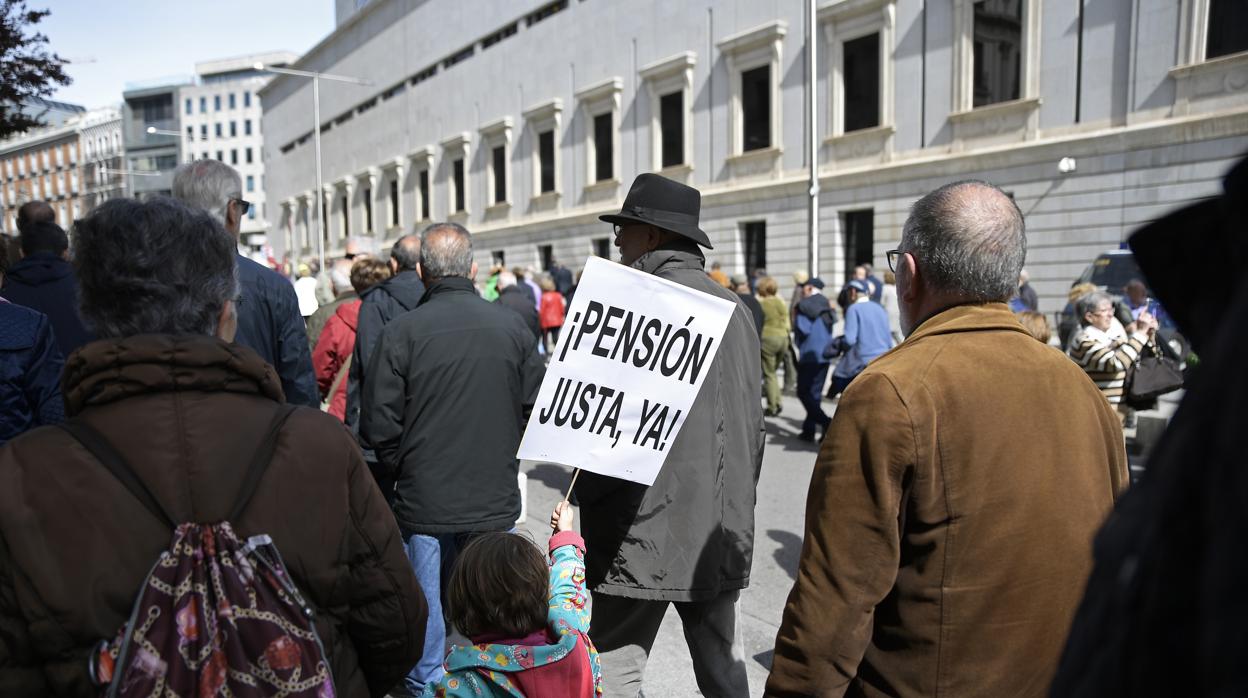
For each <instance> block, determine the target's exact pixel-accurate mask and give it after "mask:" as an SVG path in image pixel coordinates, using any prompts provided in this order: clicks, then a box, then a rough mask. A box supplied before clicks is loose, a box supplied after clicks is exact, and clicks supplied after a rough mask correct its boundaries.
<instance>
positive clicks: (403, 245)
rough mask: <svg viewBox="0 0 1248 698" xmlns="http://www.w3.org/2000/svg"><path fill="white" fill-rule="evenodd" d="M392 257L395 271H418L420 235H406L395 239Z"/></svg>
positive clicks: (391, 251) (391, 250) (391, 249)
mask: <svg viewBox="0 0 1248 698" xmlns="http://www.w3.org/2000/svg"><path fill="white" fill-rule="evenodd" d="M390 259H391V260H392V261H393V262H394V273H396V274H397V273H399V272H401V271H416V269H417V268H418V267H419V266H420V236H419V235H404V236H403V237H401V238H399V239H398V240H395V241H394V246H393V247H391V248H390Z"/></svg>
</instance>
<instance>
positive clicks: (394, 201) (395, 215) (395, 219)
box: [390, 179, 399, 227]
mask: <svg viewBox="0 0 1248 698" xmlns="http://www.w3.org/2000/svg"><path fill="white" fill-rule="evenodd" d="M398 224H399V180H397V179H392V180H390V225H391V227H394V226H397V225H398Z"/></svg>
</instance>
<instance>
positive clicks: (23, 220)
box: [17, 201, 56, 233]
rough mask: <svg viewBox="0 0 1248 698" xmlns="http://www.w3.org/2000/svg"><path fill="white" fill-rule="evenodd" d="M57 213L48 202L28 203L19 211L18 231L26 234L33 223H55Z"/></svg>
mask: <svg viewBox="0 0 1248 698" xmlns="http://www.w3.org/2000/svg"><path fill="white" fill-rule="evenodd" d="M55 222H56V211H54V210H52V206H51V204H49V203H48V202H46V201H28V202H26V203H24V204H22V206H21V208H19V209H17V231H18V232H19V233H21V232H25V231H26V227H27V226H29V225H30V224H31V223H55Z"/></svg>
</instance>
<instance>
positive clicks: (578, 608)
mask: <svg viewBox="0 0 1248 698" xmlns="http://www.w3.org/2000/svg"><path fill="white" fill-rule="evenodd" d="M588 600H589V599H588V597H587V596H586V593H585V541H584V539H582V538H581V534H579V533H577V532H576V531H560V532H558V533H556V534H555V535H553V536H551V537H550V611H549V612H548V613H547V616H546V622H547V623H548V624H549V625H550V627H551V629H552V630H554V631H555V632H557V633H559V635H560V636H562V635H566V634H567V633H568V632H569V631H572V630H576V631H579V632H582V633H588V632H589V618H590V616H589V608H588V605H587V602H588Z"/></svg>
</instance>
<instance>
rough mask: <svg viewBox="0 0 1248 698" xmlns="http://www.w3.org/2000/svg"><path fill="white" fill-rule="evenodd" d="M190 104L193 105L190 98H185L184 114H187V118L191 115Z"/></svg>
mask: <svg viewBox="0 0 1248 698" xmlns="http://www.w3.org/2000/svg"><path fill="white" fill-rule="evenodd" d="M192 104H194V102H192V101H191V98H190V97H187V98H186V113H187V115H188V116H189V115H190V114H191V113H192V111H193V109H192V108H191V105H192Z"/></svg>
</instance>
